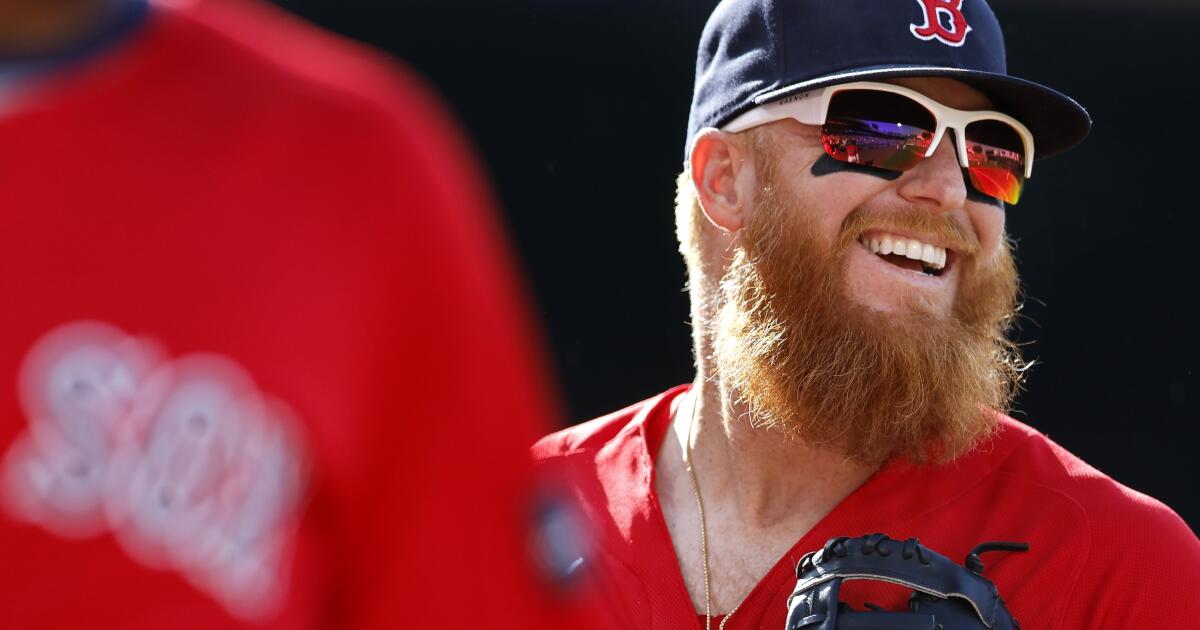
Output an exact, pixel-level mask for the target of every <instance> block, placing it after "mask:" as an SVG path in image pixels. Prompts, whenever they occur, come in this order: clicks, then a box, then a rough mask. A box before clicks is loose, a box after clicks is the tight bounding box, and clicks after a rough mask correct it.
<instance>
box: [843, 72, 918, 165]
mask: <svg viewBox="0 0 1200 630" xmlns="http://www.w3.org/2000/svg"><path fill="white" fill-rule="evenodd" d="M936 128H937V123H936V121H935V119H934V117H933V114H932V113H930V112H929V110H927V109H925V108H924V107H923V106H921V104H920V103H917V102H916V101H914V100H912V99H910V98H908V97H905V96H901V95H899V94H892V93H890V92H878V91H875V90H846V91H843V92H838V93H836V94H834V95H833V98H832V99H831V100H830V102H829V113H828V114H827V115H826V118H825V124H824V125H823V126H822V128H821V141H822V143H823V144H824V147H825V152H826V153H827V154H829V156H830V157H833V158H834V159H836V160H840V161H842V162H849V163H851V164H862V165H864V166H874V167H876V168H884V169H888V170H893V171H904V170H908V169H910V168H912V167H913V166H914V165H915V164H916V163H917V162H919V161H921V159H922V158H923V157H924V156H925V152H926V151H927V150H928V149H929V144H930V143H931V142H932V141H933V130H934V129H936Z"/></svg>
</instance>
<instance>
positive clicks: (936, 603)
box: [786, 534, 1029, 630]
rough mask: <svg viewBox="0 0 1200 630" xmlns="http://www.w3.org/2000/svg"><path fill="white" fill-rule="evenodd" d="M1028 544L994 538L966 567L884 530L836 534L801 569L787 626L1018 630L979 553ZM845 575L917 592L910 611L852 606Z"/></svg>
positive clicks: (863, 629) (1023, 548)
mask: <svg viewBox="0 0 1200 630" xmlns="http://www.w3.org/2000/svg"><path fill="white" fill-rule="evenodd" d="M1028 549H1029V545H1027V544H1024V543H1006V542H988V543H983V544H981V545H978V546H976V547H975V548H974V549H972V550H971V553H970V554H968V555H967V559H966V563H965V564H966V566H959V565H958V564H956V563H955V562H953V561H951V560H950V559H949V558H947V557H946V556H943V555H941V554H939V553H937V552H935V551H931V550H929V549H928V548H926V547H924V546H922V545H921V544H920V542H918V541H917V539H916V538H909V539H908V540H904V541H899V540H893V539H891V538H888V537H887V536H885V535H883V534H871V535H869V536H862V537H860V538H845V537H839V538H831V539H830V540H829V542H827V543H825V547H824V548H822V549H819V550H817V551H812V552H809V553H807V554H805V555H804V557H803V558H801V559H800V564H798V565H797V566H796V577H797V578H798V579H799V581H798V582H797V583H796V590H795V591H793V592H792V595H791V597H789V598H788V617H787V626H786V630H801V629H802V628H803V629H804V630H848V629H851V628H853V629H855V630H876V629H878V630H883V629H885V628H886V629H887V630H910V629H912V630H916V629H918V628H919V629H921V630H967V629H971V630H974V629H981V628H987V629H989V630H1019V628H1020V626H1019V625H1018V624H1017V621H1016V620H1015V619H1013V617H1012V615H1011V614H1009V612H1008V609H1007V608H1005V607H1004V601H1003V600H1001V599H1000V593H999V592H998V591H997V590H996V585H995V584H993V583H992V582H991V581H990V580H988V579H987V578H985V577H983V562H981V561H980V560H979V554H981V553H984V552H987V551H1027V550H1028ZM843 580H881V581H884V582H891V583H893V584H899V585H902V586H907V587H909V588H911V589H913V592H912V595H911V596H910V597H909V599H908V610H907V611H903V612H901V611H889V610H884V609H882V608H879V607H877V606H872V605H870V604H868V605H867V606H868V610H864V611H860V610H854V609H853V608H851V607H850V606H849V605H848V604H846V603H844V602H841V601H839V599H838V591H839V590H840V588H841V586H842V581H843Z"/></svg>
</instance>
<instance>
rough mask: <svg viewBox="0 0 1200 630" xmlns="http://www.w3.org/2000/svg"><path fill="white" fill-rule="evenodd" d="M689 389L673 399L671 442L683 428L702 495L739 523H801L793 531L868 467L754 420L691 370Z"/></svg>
mask: <svg viewBox="0 0 1200 630" xmlns="http://www.w3.org/2000/svg"><path fill="white" fill-rule="evenodd" d="M690 395H691V396H693V398H692V399H691V400H689V401H684V402H681V404H680V405H679V406H678V407H677V413H676V414H675V418H674V420H673V432H672V433H673V435H674V436H675V438H676V440H675V441H673V445H674V444H677V445H678V447H677V448H678V449H680V450H682V449H684V448H687V445H688V439H689V438H688V435H689V433H690V434H691V438H690V440H691V442H690V447H691V459H692V462H693V466H694V468H695V470H696V474H697V477H698V479H699V483H700V484H701V486H702V488H703V493H704V500H705V501H706V502H711V503H712V504H713V505H714V506H722V509H721V510H720V511H721V512H724V513H726V514H729V515H731V516H736V520H737V521H740V522H741V525H742V526H743V527H745V528H746V529H749V530H770V529H773V528H776V527H781V526H782V527H788V526H789V525H793V524H796V523H803V524H805V525H807V527H804V531H800V532H796V535H797V536H799V535H801V534H803V533H804V532H805V531H807V529H808V528H810V527H811V526H812V525H814V524H816V522H817V521H818V520H820V518H821V517H823V516H824V515H825V514H827V513H828V512H829V511H830V510H832V509H833V507H834V506H836V505H837V504H838V503H839V502H840V501H841V500H842V499H844V498H845V497H846V496H847V495H849V494H850V493H851V492H853V491H854V489H855V488H857V487H858V486H860V485H862V483H863V482H864V481H866V479H867V478H868V477H870V476H871V474H872V473H874V471H875V467H874V466H867V465H863V464H858V463H855V462H851V461H848V460H847V459H846V458H845V457H844V456H843V455H842V454H841V453H840V452H838V451H836V450H835V449H832V448H828V447H824V446H819V445H812V444H806V443H804V442H801V441H799V440H796V439H791V438H789V437H788V436H786V435H784V434H783V432H782V431H780V430H777V429H762V428H755V427H754V426H753V425H752V421H753V419H752V418H751V416H750V414H749V412H748V411H747V410H746V409H745V408H744V407H743V406H741V405H739V404H738V403H737V402H736V401H734V400H733V399H732V396H731V393H730V391H729V390H728V389H727V388H724V387H722V386H721V384H720V381H719V380H717V381H711V380H706V379H704V378H697V380H696V383H695V384H694V385H693V388H692V392H691V394H690ZM692 404H696V409H695V411H694V412H693V410H692V408H691V407H692ZM693 413H694V414H695V420H694V422H695V427H692V422H693V418H692V414H693ZM716 511H717V510H716V509H714V513H715V512H716ZM730 512H732V514H730ZM788 528H789V529H792V528H791V527H788Z"/></svg>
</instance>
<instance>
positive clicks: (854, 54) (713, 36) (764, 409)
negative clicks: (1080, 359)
mask: <svg viewBox="0 0 1200 630" xmlns="http://www.w3.org/2000/svg"><path fill="white" fill-rule="evenodd" d="M1089 126H1090V120H1089V117H1088V115H1087V113H1086V112H1085V110H1084V109H1083V108H1082V107H1081V106H1080V105H1078V104H1077V103H1076V102H1075V101H1073V100H1071V99H1070V98H1068V97H1066V96H1064V95H1062V94H1060V93H1058V92H1056V91H1054V90H1051V89H1049V88H1047V87H1044V86H1041V85H1038V84H1036V83H1032V82H1030V81H1026V80H1023V79H1020V78H1017V77H1013V76H1010V75H1008V73H1007V71H1006V68H1005V51H1004V43H1003V40H1002V36H1001V31H1000V26H999V24H998V23H997V20H996V18H995V16H994V15H993V13H992V11H991V9H990V8H989V7H988V5H987V4H986V3H985V2H984V1H983V0H916V1H913V0H910V1H907V2H878V1H874V0H725V1H723V2H721V3H720V5H719V6H717V8H716V10H715V11H714V13H713V14H712V16H711V17H710V19H709V21H708V23H707V25H706V27H705V29H704V32H703V35H702V38H701V41H700V46H699V53H698V60H697V65H696V83H695V89H694V92H693V98H692V105H691V112H690V119H689V124H688V135H687V140H686V145H685V156H684V157H685V161H684V168H683V172H682V173H681V174H680V175H679V179H678V196H677V206H676V224H677V233H678V237H679V243H680V251H681V252H682V254H683V257H684V260H685V262H686V264H687V269H688V279H689V283H688V286H689V290H690V294H691V298H692V299H691V321H692V322H693V337H694V346H695V356H696V368H697V374H696V378H695V380H694V382H693V383H691V384H690V385H682V386H679V387H675V388H673V389H670V390H668V391H666V392H664V393H662V394H660V395H658V396H655V397H653V398H651V399H649V400H646V401H643V402H640V403H637V404H635V405H633V406H631V407H628V408H626V409H624V410H621V411H618V412H615V413H613V414H611V415H608V416H604V417H602V418H598V419H596V420H593V421H591V422H587V423H584V424H582V425H579V426H576V427H574V428H571V429H568V430H565V431H562V432H559V433H556V434H553V435H550V436H548V437H546V438H544V439H543V440H541V441H540V442H539V443H538V444H537V445H536V446H535V448H534V452H535V456H536V458H537V459H538V460H539V461H540V462H543V463H554V464H556V465H559V466H562V467H564V468H569V469H571V470H573V471H575V473H576V475H577V477H578V478H579V479H581V481H580V483H579V484H578V486H577V495H578V497H579V499H580V501H581V503H582V504H583V505H584V506H585V508H584V509H585V510H586V513H587V515H588V517H589V518H591V519H593V520H594V521H595V522H596V523H598V525H597V529H598V531H599V551H598V552H597V553H596V554H595V557H594V560H593V562H592V564H591V567H590V569H589V570H590V571H591V572H592V574H594V575H596V576H598V577H599V578H600V580H601V581H602V583H603V585H604V589H605V592H606V594H607V596H608V597H609V598H610V599H611V601H613V602H618V603H617V604H615V605H614V606H613V609H614V614H615V615H616V616H617V619H618V621H619V622H620V623H621V624H623V626H622V627H628V628H658V629H664V630H666V629H672V630H675V629H678V628H696V627H700V628H707V629H712V628H721V629H724V630H738V629H750V628H767V629H776V628H782V627H784V626H785V623H786V624H787V626H786V627H787V628H789V629H796V628H827V629H832V628H835V627H837V628H843V627H855V628H868V627H869V628H877V627H878V628H901V627H902V628H917V627H923V628H933V627H938V628H946V629H948V630H949V629H951V628H967V627H970V628H984V627H989V628H995V627H1016V626H1015V624H1016V623H1019V624H1020V625H1021V626H1022V627H1026V628H1047V629H1064V630H1065V629H1071V630H1076V629H1080V628H1095V629H1099V628H1107V629H1111V628H1176V627H1192V626H1194V625H1195V624H1196V623H1197V621H1196V620H1197V619H1200V603H1197V600H1196V598H1195V596H1194V593H1195V589H1196V588H1197V585H1200V542H1198V541H1197V539H1196V537H1195V535H1194V534H1193V533H1192V532H1191V531H1190V530H1189V529H1188V527H1187V525H1186V524H1185V523H1184V522H1183V521H1182V520H1181V519H1180V518H1179V517H1178V516H1177V515H1176V514H1174V513H1173V512H1172V511H1171V510H1170V509H1169V508H1167V507H1166V506H1164V505H1162V504H1161V503H1159V502H1157V501H1155V500H1154V499H1153V498H1150V497H1147V496H1145V495H1142V494H1139V493H1137V492H1135V491H1132V490H1130V489H1128V488H1125V487H1123V486H1121V485H1120V484H1118V483H1117V482H1115V481H1113V480H1112V479H1110V478H1108V477H1106V476H1105V475H1104V474H1103V473H1101V472H1100V471H1097V470H1096V469H1094V468H1092V467H1090V466H1088V465H1087V464H1086V463H1085V462H1082V461H1080V460H1079V459H1078V458H1076V457H1075V456H1073V455H1072V454H1071V453H1069V452H1067V451H1065V450H1064V449H1062V448H1061V447H1059V446H1058V445H1056V444H1054V443H1053V442H1052V441H1050V440H1049V439H1048V438H1047V437H1046V436H1044V435H1041V434H1040V433H1038V432H1037V431H1035V430H1033V429H1031V428H1030V427H1028V426H1026V425H1024V424H1022V423H1020V422H1018V421H1016V420H1013V419H1012V418H1009V417H1007V416H1006V415H1004V413H1003V412H1004V411H1005V410H1006V409H1007V408H1008V405H1009V403H1010V401H1011V399H1012V396H1013V390H1014V385H1015V383H1016V382H1017V381H1018V379H1019V377H1020V375H1021V370H1022V368H1023V365H1024V364H1023V363H1022V361H1021V360H1020V358H1019V356H1018V354H1017V349H1016V348H1015V347H1014V346H1013V344H1012V343H1011V342H1010V341H1009V340H1008V339H1007V337H1006V331H1007V330H1008V328H1009V326H1010V324H1011V323H1012V321H1013V318H1014V305H1015V297H1016V292H1017V288H1018V281H1017V275H1016V270H1015V268H1014V264H1013V253H1012V251H1011V250H1010V241H1009V239H1008V238H1007V235H1006V232H1005V215H1006V213H1007V212H1010V211H1012V212H1020V211H1021V207H1020V205H1019V204H1018V202H1019V199H1020V196H1021V192H1022V189H1023V187H1024V186H1025V185H1026V183H1027V181H1028V180H1030V178H1031V176H1032V175H1033V172H1034V170H1035V168H1034V167H1035V158H1040V157H1045V156H1049V155H1054V154H1057V153H1061V152H1063V151H1065V150H1067V149H1069V148H1071V147H1072V146H1074V145H1076V144H1077V143H1079V142H1080V141H1081V140H1083V138H1084V136H1085V135H1086V134H1087V132H1088V129H1089ZM850 146H853V147H857V148H856V151H855V152H854V153H850V152H849V151H848V150H845V149H842V147H850ZM1078 421H1079V422H1087V421H1088V419H1087V418H1079V419H1078ZM984 541H1004V542H995V543H991V542H989V543H984V544H983V545H979V543H981V542H984ZM977 545H978V546H977ZM1026 548H1027V549H1028V550H1027V551H1025V552H1024V553H1016V552H1017V551H1020V550H1021V549H1026ZM999 551H1007V552H1009V553H1003V554H1002V553H991V552H999ZM929 552H936V553H938V554H939V555H937V556H934V555H933V554H932V553H929ZM985 552H986V553H987V555H984V556H983V560H980V554H983V553H985ZM885 558H886V561H885V560H883V559H885ZM947 559H949V560H947ZM964 559H965V563H966V568H963V567H962V566H961V564H962V563H963V562H964ZM893 561H895V562H900V561H904V562H908V563H910V564H908V565H904V567H900V565H896V566H895V567H890V565H886V562H893ZM869 563H876V564H874V565H871V566H870V567H869V568H868V569H866V570H865V572H866V573H865V574H857V575H856V574H854V572H853V571H854V567H855V566H859V567H863V566H867V565H868V564H869ZM952 565H957V566H958V568H957V569H953V570H951V568H950V567H951V566H952ZM889 567H890V568H889ZM905 567H909V568H905ZM912 567H915V568H912ZM922 567H925V568H922ZM910 569H911V571H912V575H914V576H916V577H906V576H908V575H909V574H910ZM922 571H923V572H924V573H922V574H921V575H923V576H924V577H921V576H920V575H917V573H920V572H922ZM889 572H890V573H889ZM968 573H969V575H968ZM869 576H875V577H879V576H883V577H887V581H890V582H892V584H888V583H887V581H883V582H880V581H873V580H855V579H854V578H862V577H869ZM939 576H940V577H939ZM798 577H799V579H800V582H799V585H798V583H797V578H798ZM977 577H982V578H984V579H985V580H986V583H985V582H981V581H979V580H976V578H977ZM943 578H944V579H943ZM927 579H928V580H929V581H928V582H924V581H925V580H927ZM939 579H940V580H941V582H943V583H944V584H943V586H941V587H936V586H931V585H932V584H933V583H934V582H936V581H938V580H939ZM921 582H923V584H919V583H921ZM897 583H898V584H900V586H897ZM822 584H824V585H833V584H840V588H841V591H840V593H838V592H837V590H836V589H835V588H832V587H830V588H825V589H824V590H821V587H820V585H822ZM965 584H974V585H975V586H972V587H970V588H967V587H966V586H964V585H965ZM797 586H798V588H796V589H795V596H793V593H794V590H793V587H797ZM916 587H919V588H916ZM971 589H975V590H976V591H978V592H979V593H982V595H980V596H979V597H974V596H972V595H971V593H972V591H971ZM980 589H982V590H980ZM914 590H915V591H916V592H917V594H916V595H912V593H913V592H914ZM985 600H986V601H987V602H990V603H988V604H987V605H980V604H978V602H980V601H985ZM929 601H937V602H940V603H945V602H958V606H959V607H958V609H957V612H953V613H946V614H947V615H949V616H943V613H941V612H930V609H929V607H928V602H929ZM968 602H974V603H975V605H974V606H969V604H968ZM1001 602H1003V605H1002V604H1001ZM1001 609H1005V610H1006V611H1007V613H1008V614H1011V618H1012V619H1015V622H1014V623H1011V624H1008V619H1007V617H1006V618H1005V619H1006V621H1005V622H1004V623H1000V619H1001V617H1004V615H1000V613H999V612H998V611H1000V610H1001ZM797 611H799V612H797ZM959 613H962V614H961V615H959ZM836 614H842V616H843V618H845V619H850V618H851V616H855V615H857V617H854V618H855V619H857V620H858V621H855V622H854V623H857V624H858V625H843V624H841V623H840V622H837V623H835V621H834V616H835V615H836ZM875 616H877V617H875ZM951 617H954V618H955V619H958V621H954V620H953V619H951ZM872 620H874V621H872ZM960 622H961V623H960ZM846 623H847V624H849V623H851V622H850V621H847V622H846Z"/></svg>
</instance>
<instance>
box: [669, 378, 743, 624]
mask: <svg viewBox="0 0 1200 630" xmlns="http://www.w3.org/2000/svg"><path fill="white" fill-rule="evenodd" d="M698 396H699V394H697V393H693V394H692V418H691V421H690V422H689V424H688V433H687V444H684V447H683V465H684V466H685V467H686V468H687V471H688V475H690V476H691V478H692V493H693V494H694V495H696V511H697V512H699V513H700V554H701V556H702V557H703V559H704V628H705V630H712V590H711V587H710V582H709V578H708V531H707V529H706V528H705V526H704V501H703V500H701V499H700V482H698V481H696V468H695V467H694V466H692V432H693V431H695V429H696V407H697V406H698V405H697V402H698V398H697V397H698ZM741 605H742V604H741V603H740V602H739V603H738V605H737V606H734V607H733V610H731V611H729V614H727V615H725V618H724V619H722V620H721V625H719V626H717V630H725V624H726V623H728V622H729V618H730V617H732V616H733V613H735V612H737V609H738V607H740V606H741Z"/></svg>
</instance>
